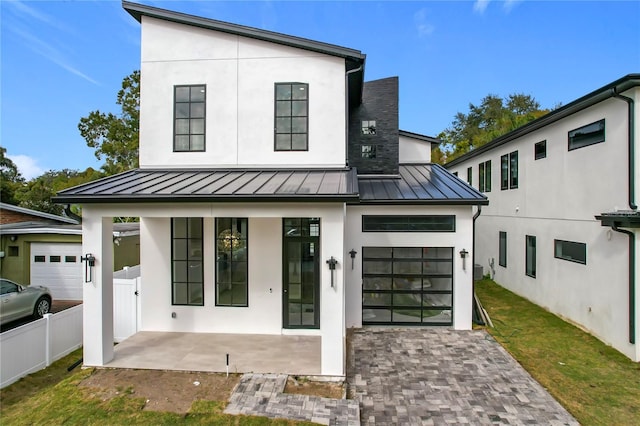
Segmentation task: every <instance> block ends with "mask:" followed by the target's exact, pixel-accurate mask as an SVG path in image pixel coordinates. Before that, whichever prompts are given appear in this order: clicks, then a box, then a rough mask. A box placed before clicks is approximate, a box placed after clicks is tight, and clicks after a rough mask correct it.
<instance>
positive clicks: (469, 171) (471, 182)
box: [467, 167, 473, 185]
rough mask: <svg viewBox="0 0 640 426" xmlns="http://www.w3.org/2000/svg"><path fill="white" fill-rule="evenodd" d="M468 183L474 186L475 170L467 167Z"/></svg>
mask: <svg viewBox="0 0 640 426" xmlns="http://www.w3.org/2000/svg"><path fill="white" fill-rule="evenodd" d="M467 183H468V184H469V185H473V168H471V167H467Z"/></svg>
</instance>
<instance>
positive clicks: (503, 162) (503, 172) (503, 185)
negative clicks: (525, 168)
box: [500, 154, 509, 189]
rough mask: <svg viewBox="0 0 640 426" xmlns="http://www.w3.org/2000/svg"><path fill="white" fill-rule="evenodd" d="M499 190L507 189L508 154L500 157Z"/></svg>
mask: <svg viewBox="0 0 640 426" xmlns="http://www.w3.org/2000/svg"><path fill="white" fill-rule="evenodd" d="M500 189H509V154H505V155H503V156H502V157H500Z"/></svg>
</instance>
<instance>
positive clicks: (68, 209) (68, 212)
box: [64, 204, 82, 223]
mask: <svg viewBox="0 0 640 426" xmlns="http://www.w3.org/2000/svg"><path fill="white" fill-rule="evenodd" d="M64 213H65V214H66V215H67V217H69V218H71V219H73V220H77V221H78V223H82V216H78V215H77V214H75V213H74V212H73V211H71V204H65V206H64Z"/></svg>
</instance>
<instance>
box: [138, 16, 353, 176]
mask: <svg viewBox="0 0 640 426" xmlns="http://www.w3.org/2000/svg"><path fill="white" fill-rule="evenodd" d="M276 82H302V83H308V84H309V112H308V114H309V128H308V131H309V140H308V146H309V150H308V151H305V152H282V151H280V152H276V151H275V150H274V120H275V119H274V103H275V101H274V92H275V89H274V83H276ZM188 84H205V85H206V92H207V93H206V124H205V132H206V143H205V145H206V151H205V152H173V105H174V98H173V88H174V85H188ZM140 86H141V88H140V99H141V104H140V167H142V168H145V167H148V168H151V167H163V168H167V167H185V166H192V167H249V166H261V167H268V166H298V167H300V166H306V167H313V166H318V167H320V166H322V167H344V165H345V144H346V140H345V126H346V122H345V117H346V112H345V62H344V59H341V58H338V57H334V56H329V55H323V54H320V53H314V52H310V51H306V50H302V49H297V48H293V47H287V46H282V45H277V44H274V43H269V42H264V41H259V40H254V39H250V38H246V37H240V36H235V35H230V34H226V33H222V32H217V31H212V30H205V29H201V28H197V27H192V26H187V25H181V24H176V23H172V22H166V21H162V20H158V19H154V18H150V17H146V16H143V18H142V65H141V85H140Z"/></svg>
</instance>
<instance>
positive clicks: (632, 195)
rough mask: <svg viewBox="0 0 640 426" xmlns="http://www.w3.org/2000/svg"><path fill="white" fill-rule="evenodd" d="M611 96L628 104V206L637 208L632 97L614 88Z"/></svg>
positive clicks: (632, 208)
mask: <svg viewBox="0 0 640 426" xmlns="http://www.w3.org/2000/svg"><path fill="white" fill-rule="evenodd" d="M611 91H612V94H613V97H614V98H618V99H621V100H623V101H625V102H626V103H627V104H628V108H627V111H628V116H629V117H628V123H627V141H628V148H627V150H628V156H629V158H628V164H627V167H628V170H629V195H628V197H629V208H630V209H631V210H637V209H638V206H637V204H636V188H635V186H636V184H635V180H636V170H635V118H634V116H635V103H634V101H633V99H631V98H629V97H627V96H624V95H621V94H619V93H618V92H616V89H615V88H613V89H611Z"/></svg>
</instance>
